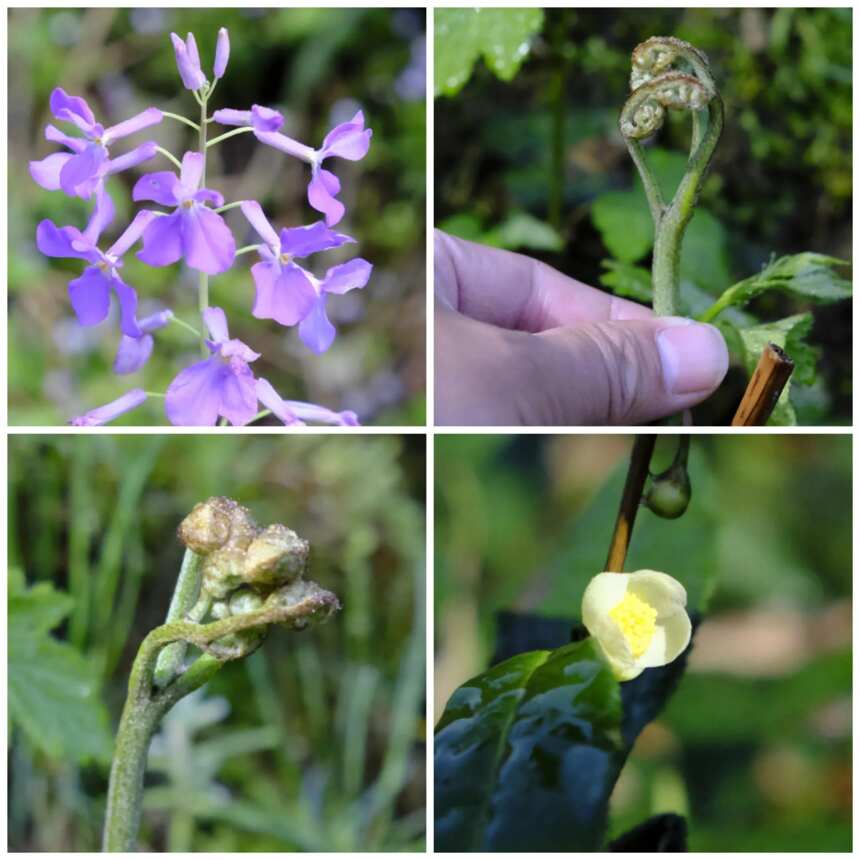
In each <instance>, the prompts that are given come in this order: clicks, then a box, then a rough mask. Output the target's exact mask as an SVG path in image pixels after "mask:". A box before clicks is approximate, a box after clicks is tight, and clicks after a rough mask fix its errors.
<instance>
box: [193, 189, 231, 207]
mask: <svg viewBox="0 0 860 860" xmlns="http://www.w3.org/2000/svg"><path fill="white" fill-rule="evenodd" d="M191 199H192V200H196V201H197V202H198V203H211V204H212V205H213V206H215V207H218V206H223V205H224V195H223V194H222V193H221V192H220V191H213V190H212V189H211V188H201V189H200V190H199V191H195V192H194V195H193V196H192V198H191Z"/></svg>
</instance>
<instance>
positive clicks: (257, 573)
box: [245, 525, 310, 588]
mask: <svg viewBox="0 0 860 860" xmlns="http://www.w3.org/2000/svg"><path fill="white" fill-rule="evenodd" d="M309 551H310V545H309V544H308V542H307V541H306V540H303V539H302V538H300V537H299V536H298V535H297V534H296V533H295V532H294V531H292V529H288V528H287V527H286V526H282V525H271V526H267V527H266V528H264V529H263V530H262V531H261V532H260V533H259V534H258V535H257V536H256V537H255V538H254V540H253V541H251V544H250V546H249V547H248V550H247V553H246V555H245V581H246V582H248V583H249V584H251V585H254V586H257V587H263V588H273V587H277V586H280V585H285V584H286V583H288V582H291V581H293V580H294V579H296V578H298V577H301V576H302V575H303V574H304V572H305V570H306V569H307V564H308V553H309Z"/></svg>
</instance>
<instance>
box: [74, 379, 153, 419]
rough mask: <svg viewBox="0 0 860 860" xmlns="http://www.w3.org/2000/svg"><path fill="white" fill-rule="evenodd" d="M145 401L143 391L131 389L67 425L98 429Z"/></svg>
mask: <svg viewBox="0 0 860 860" xmlns="http://www.w3.org/2000/svg"><path fill="white" fill-rule="evenodd" d="M145 400H146V392H145V391H143V390H142V389H140V388H132V389H131V391H126V393H125V394H123V395H122V396H121V397H117V399H116V400H112V401H111V402H110V403H106V404H105V405H104V406H99V407H98V408H97V409H91V410H90V411H89V412H85V413H84V414H83V415H78V416H77V418H72V420H71V421H69V424H71V425H72V426H74V427H98V426H100V425H102V424H107V422H108V421H113V419H114V418H118V417H119V416H120V415H122V414H123V413H125V412H129V411H130V410H132V409H136V408H137V407H138V406H140V405H141V403H143V402H144V401H145Z"/></svg>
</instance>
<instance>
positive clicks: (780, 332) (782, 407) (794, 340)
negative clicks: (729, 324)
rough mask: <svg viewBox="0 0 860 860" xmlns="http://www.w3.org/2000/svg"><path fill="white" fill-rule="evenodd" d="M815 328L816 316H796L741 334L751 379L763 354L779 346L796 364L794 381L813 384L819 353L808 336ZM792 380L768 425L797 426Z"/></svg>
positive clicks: (783, 392) (744, 330)
mask: <svg viewBox="0 0 860 860" xmlns="http://www.w3.org/2000/svg"><path fill="white" fill-rule="evenodd" d="M811 328H812V314H795V315H794V316H790V317H786V318H785V319H781V320H778V321H777V322H771V323H764V324H763V325H757V326H751V327H750V328H743V329H739V330H738V335H739V336H740V339H741V343H742V344H743V361H744V367H745V368H746V370H747V373H749V374H750V375H751V374H752V373H753V371H754V370H755V368H756V365H757V364H758V361H759V358H760V357H761V353H762V350H763V349H764V348H765V347H766V346H767V345H768V344H769V343H775V344H776V345H777V346H778V347H780V348H781V349H783V350H785V352H786V353H787V354H788V356H789V358H791V360H792V361H793V362H794V366H795V370H794V374H792V378H793V379H796V381H797V382H798V383H803V384H809V382H810V381H812V380H814V378H815V373H816V366H817V364H818V350H816V349H815V347H813V346H811V345H810V344H808V343H807V342H806V336H807V335H808V334H809V331H810V329H811ZM792 378H790V379H789V380H788V382H787V383H786V386H785V388H784V389H783V391H782V394H781V395H780V396H779V400H778V401H777V404H776V407H775V408H774V410H773V413H772V414H771V417H770V419H769V420H768V424H770V425H774V426H793V425H795V424H797V417H796V416H795V414H794V408H793V407H792V405H791V400H790V399H789V392H790V390H791V383H792Z"/></svg>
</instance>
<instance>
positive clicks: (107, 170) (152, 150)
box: [102, 140, 158, 176]
mask: <svg viewBox="0 0 860 860" xmlns="http://www.w3.org/2000/svg"><path fill="white" fill-rule="evenodd" d="M157 154H158V144H157V143H156V142H155V141H154V140H150V141H147V142H146V143H142V144H141V145H140V146H136V147H135V148H134V149H133V150H131V152H127V153H125V155H120V156H119V157H118V158H111V159H110V160H109V161H107V162H105V164H104V165H103V167H102V173H103V174H104V175H105V176H112V175H113V174H114V173H119V172H121V171H123V170H128V169H129V168H130V167H137V165H138V164H142V163H143V162H144V161H149V159H150V158H155V156H156V155H157Z"/></svg>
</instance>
